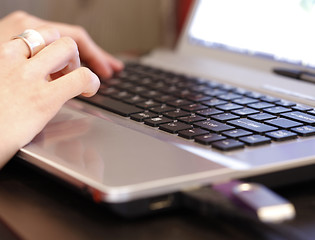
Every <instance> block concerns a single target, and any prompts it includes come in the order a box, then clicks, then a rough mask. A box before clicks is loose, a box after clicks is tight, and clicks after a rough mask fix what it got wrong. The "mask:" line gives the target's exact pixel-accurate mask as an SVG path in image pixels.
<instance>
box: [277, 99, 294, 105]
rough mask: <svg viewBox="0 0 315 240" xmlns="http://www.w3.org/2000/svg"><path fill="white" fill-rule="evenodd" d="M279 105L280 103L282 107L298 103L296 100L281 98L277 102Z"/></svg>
mask: <svg viewBox="0 0 315 240" xmlns="http://www.w3.org/2000/svg"><path fill="white" fill-rule="evenodd" d="M276 104H277V105H280V106H282V107H293V106H295V105H296V103H294V102H289V101H286V100H280V101H278V102H276Z"/></svg>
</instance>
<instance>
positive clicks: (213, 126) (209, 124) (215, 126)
mask: <svg viewBox="0 0 315 240" xmlns="http://www.w3.org/2000/svg"><path fill="white" fill-rule="evenodd" d="M194 125H195V126H197V127H201V128H203V129H206V130H209V131H212V132H223V131H227V130H232V129H234V128H235V127H233V126H230V125H227V124H224V123H220V122H218V121H215V120H207V121H201V122H196V123H194Z"/></svg>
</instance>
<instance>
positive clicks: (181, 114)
mask: <svg viewBox="0 0 315 240" xmlns="http://www.w3.org/2000/svg"><path fill="white" fill-rule="evenodd" d="M163 115H164V116H166V117H169V118H172V119H177V118H180V117H184V116H189V115H190V113H189V112H186V111H184V110H181V109H176V110H175V111H170V112H165V113H164V114H163Z"/></svg>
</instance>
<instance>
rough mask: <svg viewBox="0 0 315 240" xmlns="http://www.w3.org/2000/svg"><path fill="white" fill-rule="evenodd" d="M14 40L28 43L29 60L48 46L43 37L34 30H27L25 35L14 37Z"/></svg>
mask: <svg viewBox="0 0 315 240" xmlns="http://www.w3.org/2000/svg"><path fill="white" fill-rule="evenodd" d="M12 39H21V40H23V41H24V42H25V43H26V45H27V46H28V48H29V50H30V56H29V58H30V57H33V56H34V55H35V54H37V53H38V52H39V51H40V50H42V49H43V48H44V47H45V46H46V43H45V40H44V38H43V36H42V35H41V34H40V33H39V32H37V31H36V30H33V29H26V30H25V31H24V32H23V33H21V34H19V35H17V36H14V37H12Z"/></svg>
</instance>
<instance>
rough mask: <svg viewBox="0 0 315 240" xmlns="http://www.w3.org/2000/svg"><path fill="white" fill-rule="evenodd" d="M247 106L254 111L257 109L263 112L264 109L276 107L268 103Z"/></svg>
mask: <svg viewBox="0 0 315 240" xmlns="http://www.w3.org/2000/svg"><path fill="white" fill-rule="evenodd" d="M247 106H248V107H251V108H254V109H257V110H261V109H264V108H270V107H274V106H275V105H274V104H272V103H267V102H258V103H252V104H248V105H247Z"/></svg>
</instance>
